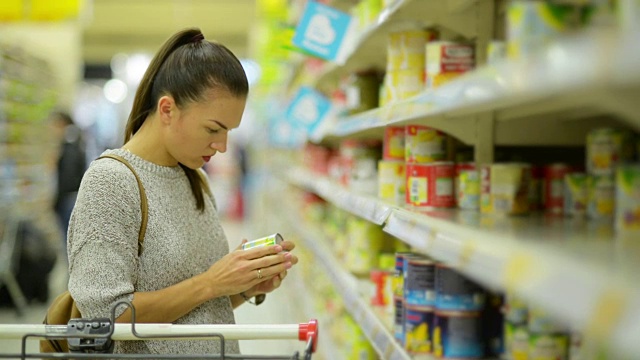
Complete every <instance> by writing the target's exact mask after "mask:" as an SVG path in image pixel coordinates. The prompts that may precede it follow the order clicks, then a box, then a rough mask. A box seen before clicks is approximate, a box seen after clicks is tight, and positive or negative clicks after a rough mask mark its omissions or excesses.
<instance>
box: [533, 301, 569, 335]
mask: <svg viewBox="0 0 640 360" xmlns="http://www.w3.org/2000/svg"><path fill="white" fill-rule="evenodd" d="M528 324H529V325H528V326H529V332H530V333H532V334H557V333H561V332H563V331H565V328H564V327H562V326H561V325H560V324H559V323H558V321H557V320H556V318H555V317H553V316H551V315H549V314H548V313H547V312H546V311H544V310H542V309H540V308H536V307H532V308H530V309H529V323H528Z"/></svg>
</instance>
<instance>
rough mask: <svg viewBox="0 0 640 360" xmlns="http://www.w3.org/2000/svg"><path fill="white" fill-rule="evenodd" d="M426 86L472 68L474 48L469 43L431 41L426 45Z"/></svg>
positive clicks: (447, 79)
mask: <svg viewBox="0 0 640 360" xmlns="http://www.w3.org/2000/svg"><path fill="white" fill-rule="evenodd" d="M426 54H427V59H426V62H427V65H426V70H427V88H434V87H438V86H439V85H442V84H444V83H446V82H448V81H451V80H452V79H454V78H456V77H457V76H460V75H461V74H463V73H465V72H467V71H470V70H473V67H474V65H475V55H474V49H473V46H471V45H466V44H457V43H453V42H449V41H432V42H430V43H428V44H427V46H426Z"/></svg>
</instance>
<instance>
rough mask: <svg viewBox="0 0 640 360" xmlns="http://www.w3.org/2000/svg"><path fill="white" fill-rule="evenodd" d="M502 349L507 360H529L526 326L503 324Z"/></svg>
mask: <svg viewBox="0 0 640 360" xmlns="http://www.w3.org/2000/svg"><path fill="white" fill-rule="evenodd" d="M504 347H505V353H506V355H507V359H511V360H529V330H527V326H526V325H519V324H512V323H510V322H508V321H506V322H505V323H504Z"/></svg>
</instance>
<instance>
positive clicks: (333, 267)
mask: <svg viewBox="0 0 640 360" xmlns="http://www.w3.org/2000/svg"><path fill="white" fill-rule="evenodd" d="M286 214H287V216H286V217H287V218H288V219H290V220H291V222H290V223H291V225H292V226H293V229H294V231H295V232H296V233H297V234H298V236H299V238H300V239H301V241H302V242H303V245H304V246H305V248H307V249H309V250H310V251H311V252H312V253H313V255H314V256H315V258H316V259H317V260H318V263H319V265H320V266H321V269H322V271H323V272H324V273H326V274H327V276H328V277H329V279H330V280H331V282H332V283H333V285H334V286H335V289H336V290H337V292H338V293H339V294H340V296H341V298H342V300H343V302H344V306H345V308H346V310H347V311H348V312H349V313H350V314H351V316H352V317H353V318H354V319H355V321H356V322H358V324H359V325H360V327H361V329H362V331H363V333H364V334H365V335H366V337H367V338H368V339H369V341H370V342H371V345H372V346H373V347H374V349H375V350H376V352H377V353H378V354H379V355H380V356H381V357H382V358H384V359H393V360H395V359H412V358H413V359H416V358H417V357H411V356H410V355H409V354H408V353H407V352H406V351H405V350H404V349H403V348H402V346H401V345H399V344H398V343H397V342H396V341H395V338H394V335H393V332H392V330H390V329H388V328H387V327H386V326H385V325H384V324H383V323H382V321H381V320H380V319H379V318H378V316H377V315H376V314H375V312H374V311H373V309H371V307H370V306H369V305H368V304H367V303H366V302H365V301H364V300H363V299H362V297H361V295H360V294H359V293H358V290H357V288H358V280H357V278H356V277H355V276H353V275H351V274H350V273H349V272H347V271H346V270H345V269H344V268H342V267H341V266H340V264H341V262H340V261H339V260H338V259H337V258H336V257H335V255H333V254H332V252H331V250H330V249H329V247H328V245H327V244H326V240H325V237H324V235H323V234H322V233H321V232H320V230H319V229H318V228H317V226H315V225H313V224H310V223H309V222H306V221H304V220H303V219H301V218H300V217H299V216H296V215H295V209H288V210H287V213H286ZM419 359H422V357H419ZM424 359H430V357H424Z"/></svg>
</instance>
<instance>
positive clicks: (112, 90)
mask: <svg viewBox="0 0 640 360" xmlns="http://www.w3.org/2000/svg"><path fill="white" fill-rule="evenodd" d="M127 91H128V89H127V84H125V83H124V81H122V80H118V79H111V80H109V81H107V82H106V83H105V84H104V87H103V88H102V92H103V93H104V97H105V98H107V100H109V101H111V102H112V103H114V104H120V103H121V102H123V101H124V99H126V98H127Z"/></svg>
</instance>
